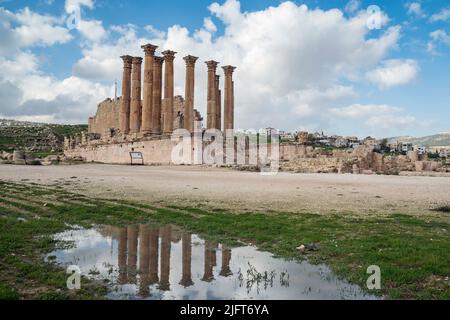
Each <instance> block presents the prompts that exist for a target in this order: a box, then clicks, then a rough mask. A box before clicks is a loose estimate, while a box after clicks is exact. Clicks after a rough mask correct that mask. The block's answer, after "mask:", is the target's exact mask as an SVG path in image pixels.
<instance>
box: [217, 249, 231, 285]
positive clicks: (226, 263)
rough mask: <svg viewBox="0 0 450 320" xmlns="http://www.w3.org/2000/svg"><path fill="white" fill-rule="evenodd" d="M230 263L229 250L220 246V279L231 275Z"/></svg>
mask: <svg viewBox="0 0 450 320" xmlns="http://www.w3.org/2000/svg"><path fill="white" fill-rule="evenodd" d="M230 261H231V249H228V248H227V247H225V246H224V245H222V268H221V270H220V275H221V276H222V277H229V276H231V275H232V274H233V273H232V272H231V269H230Z"/></svg>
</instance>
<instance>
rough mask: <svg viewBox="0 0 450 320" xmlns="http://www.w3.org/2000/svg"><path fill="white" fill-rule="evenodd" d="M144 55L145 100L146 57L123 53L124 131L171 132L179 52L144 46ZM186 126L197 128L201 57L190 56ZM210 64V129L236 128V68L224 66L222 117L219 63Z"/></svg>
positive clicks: (207, 62)
mask: <svg viewBox="0 0 450 320" xmlns="http://www.w3.org/2000/svg"><path fill="white" fill-rule="evenodd" d="M142 49H143V50H144V53H145V58H144V77H143V78H144V79H143V80H144V81H143V87H142V100H141V80H142V77H141V67H142V61H143V59H142V58H139V57H131V56H128V55H126V56H122V57H121V58H122V60H123V78H122V105H121V108H120V116H119V126H120V131H121V132H122V133H123V134H129V133H131V134H137V133H139V132H140V133H143V134H156V135H158V134H161V133H163V134H171V133H172V131H173V109H174V64H173V62H174V59H175V54H176V52H174V51H171V50H166V51H164V52H162V54H163V57H158V56H155V51H156V49H157V46H154V45H151V44H146V45H143V46H142ZM183 59H184V61H185V63H186V83H185V107H184V128H185V129H187V130H189V131H190V132H191V133H192V132H193V131H194V120H195V119H194V118H195V117H194V116H195V115H194V91H195V90H194V89H195V63H196V61H197V59H198V58H197V57H194V56H190V55H188V56H186V57H184V58H183ZM163 63H165V68H164V96H163V97H162V95H163V91H162V83H163V80H162V77H163V73H162V66H163ZM206 65H207V67H208V83H207V85H208V94H207V125H206V127H207V129H219V130H222V121H223V129H234V82H233V78H232V76H233V72H234V70H235V67H232V66H225V67H222V68H223V70H224V73H225V85H224V110H223V115H224V116H223V119H222V102H221V100H222V91H221V90H220V89H219V88H220V76H219V75H217V74H216V69H217V66H218V62H216V61H213V60H211V61H206Z"/></svg>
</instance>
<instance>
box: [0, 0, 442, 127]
mask: <svg viewBox="0 0 450 320" xmlns="http://www.w3.org/2000/svg"><path fill="white" fill-rule="evenodd" d="M214 3H215V2H214V1H205V0H196V1H178V0H172V1H123V0H122V1H119V0H66V1H63V0H53V1H52V0H38V1H8V0H3V1H2V0H0V8H1V11H0V22H1V28H2V30H0V31H1V32H0V34H1V35H0V67H2V68H1V69H2V70H3V71H2V73H3V74H2V73H0V94H1V95H2V98H3V99H2V101H1V102H0V117H9V118H19V119H26V120H36V121H50V122H63V123H80V122H85V121H86V119H87V117H88V116H90V115H93V114H94V113H95V110H96V104H97V103H98V102H100V101H101V100H103V99H104V98H106V97H107V96H111V95H112V92H113V83H114V80H115V79H118V80H119V81H120V71H121V65H120V59H119V56H120V55H121V54H125V53H130V54H133V55H142V53H141V52H140V48H139V47H140V45H141V44H143V43H146V42H152V43H155V44H157V45H159V46H160V48H161V49H163V48H166V49H167V48H170V49H173V50H175V51H178V52H179V55H178V56H177V58H178V59H177V61H176V69H175V72H176V74H175V77H176V94H180V95H183V94H184V92H183V91H184V89H183V88H184V70H183V68H184V65H183V63H182V59H181V57H182V56H184V55H186V54H191V53H192V54H195V55H198V56H199V57H200V61H205V60H209V59H210V58H214V59H217V60H218V61H220V62H222V65H225V64H233V65H236V66H237V67H238V68H237V70H236V74H235V83H236V89H235V90H236V113H237V114H236V122H237V126H238V127H240V128H256V129H257V128H260V127H266V126H273V127H277V128H279V129H283V130H289V131H295V130H299V129H302V130H309V131H316V130H324V131H326V132H329V133H338V134H344V135H353V134H355V135H359V136H366V135H374V136H393V135H416V136H419V135H428V134H432V133H437V132H448V131H450V112H449V109H450V90H449V89H450V76H449V75H450V59H449V57H448V55H449V53H450V4H449V3H448V1H444V0H412V1H391V0H386V1H375V0H371V1H366V0H361V1H358V0H350V1H349V0H327V1H324V0H310V1H291V2H284V1H270V0H242V1H240V2H239V1H237V0H227V1H217V2H216V3H215V4H214ZM371 5H376V6H378V7H379V8H380V9H381V13H380V15H379V16H376V18H378V17H380V21H379V23H380V25H379V26H377V27H376V28H375V29H373V28H368V27H367V26H366V22H367V20H368V19H370V18H371V17H373V16H371V13H370V12H369V13H368V12H367V8H368V7H369V6H371ZM77 8H79V9H80V12H81V15H80V18H81V21H82V23H80V24H79V25H78V26H77V28H76V29H70V28H68V26H67V25H66V20H67V17H68V15H70V14H71V13H72V12H74V11H73V10H75V9H77ZM38 30H39V31H38ZM205 70H206V68H205V66H204V64H203V63H197V71H196V72H197V73H196V80H197V87H196V102H195V105H196V108H197V109H199V110H200V111H201V112H202V113H203V114H204V110H205V109H206V101H205V93H204V92H205V91H206V77H205V73H206V71H205ZM218 71H219V73H220V71H221V70H220V68H219V69H218Z"/></svg>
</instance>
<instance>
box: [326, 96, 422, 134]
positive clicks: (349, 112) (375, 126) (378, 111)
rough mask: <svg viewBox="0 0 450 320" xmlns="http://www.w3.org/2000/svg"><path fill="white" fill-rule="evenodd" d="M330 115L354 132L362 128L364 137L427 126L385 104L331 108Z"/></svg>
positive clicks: (402, 111)
mask: <svg viewBox="0 0 450 320" xmlns="http://www.w3.org/2000/svg"><path fill="white" fill-rule="evenodd" d="M330 113H331V115H332V116H334V117H337V118H339V119H340V121H342V122H347V123H349V124H352V127H353V129H354V130H355V132H356V131H358V130H359V132H361V128H363V132H364V133H365V135H371V136H375V137H387V136H390V135H395V134H399V133H401V132H409V131H410V130H411V129H412V128H417V127H426V126H428V125H429V123H426V122H419V121H418V120H417V119H416V118H415V117H414V116H411V115H408V114H404V110H403V109H402V108H398V107H393V106H390V105H385V104H353V105H350V106H347V107H342V108H332V109H331V110H330Z"/></svg>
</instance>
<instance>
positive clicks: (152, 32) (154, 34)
mask: <svg viewBox="0 0 450 320" xmlns="http://www.w3.org/2000/svg"><path fill="white" fill-rule="evenodd" d="M144 29H145V31H147V32H148V33H149V34H150V35H151V36H152V37H156V38H164V37H165V36H166V33H165V32H164V31H161V30H158V29H157V28H155V27H154V26H152V25H147V26H145V27H144Z"/></svg>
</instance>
